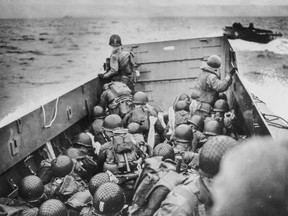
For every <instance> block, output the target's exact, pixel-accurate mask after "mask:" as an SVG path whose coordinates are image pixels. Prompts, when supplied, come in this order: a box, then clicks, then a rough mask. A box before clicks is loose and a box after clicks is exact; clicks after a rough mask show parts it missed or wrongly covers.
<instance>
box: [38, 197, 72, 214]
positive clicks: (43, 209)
mask: <svg viewBox="0 0 288 216" xmlns="http://www.w3.org/2000/svg"><path fill="white" fill-rule="evenodd" d="M67 215H68V213H67V209H66V207H65V205H64V204H63V203H62V202H61V201H60V200H57V199H49V200H47V201H45V202H44V203H42V205H41V206H40V208H39V211H38V214H37V216H67Z"/></svg>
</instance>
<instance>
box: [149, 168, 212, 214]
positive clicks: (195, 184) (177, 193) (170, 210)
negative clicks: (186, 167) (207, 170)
mask: <svg viewBox="0 0 288 216" xmlns="http://www.w3.org/2000/svg"><path fill="white" fill-rule="evenodd" d="M211 204H212V197H211V193H210V191H209V190H208V189H207V187H206V186H205V184H204V183H203V181H202V179H201V177H200V176H198V175H195V174H193V176H191V177H189V179H188V180H187V181H186V182H184V184H181V185H178V186H176V187H175V188H174V189H173V190H172V191H171V192H170V193H169V194H168V195H167V197H166V199H165V200H164V201H163V202H162V203H161V207H160V208H159V209H158V211H157V212H156V213H155V214H154V216H172V215H178V216H179V215H180V216H205V215H209V211H210V208H211Z"/></svg>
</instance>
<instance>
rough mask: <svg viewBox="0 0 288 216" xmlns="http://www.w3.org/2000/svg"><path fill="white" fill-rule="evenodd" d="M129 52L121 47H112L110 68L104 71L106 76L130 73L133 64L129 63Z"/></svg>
mask: <svg viewBox="0 0 288 216" xmlns="http://www.w3.org/2000/svg"><path fill="white" fill-rule="evenodd" d="M130 55H131V53H130V52H128V51H126V50H124V49H123V47H119V48H116V49H113V51H112V53H111V56H110V70H109V71H108V72H107V73H105V76H106V77H113V76H117V75H119V76H121V75H126V76H127V75H131V73H132V70H133V65H130Z"/></svg>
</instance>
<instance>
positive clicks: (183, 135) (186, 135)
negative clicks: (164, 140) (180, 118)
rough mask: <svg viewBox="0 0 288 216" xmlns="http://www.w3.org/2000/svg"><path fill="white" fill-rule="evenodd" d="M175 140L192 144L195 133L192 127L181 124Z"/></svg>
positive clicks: (177, 129) (177, 128)
mask: <svg viewBox="0 0 288 216" xmlns="http://www.w3.org/2000/svg"><path fill="white" fill-rule="evenodd" d="M174 140H175V141H177V142H191V141H192V140H193V131H192V128H191V126H190V125H187V124H180V125H179V126H177V127H176V129H175V134H174Z"/></svg>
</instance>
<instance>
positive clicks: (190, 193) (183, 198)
mask: <svg viewBox="0 0 288 216" xmlns="http://www.w3.org/2000/svg"><path fill="white" fill-rule="evenodd" d="M236 143H237V142H236V141H235V140H234V139H232V138H231V137H228V136H215V137H213V138H210V139H209V140H208V141H207V142H206V143H205V144H204V145H203V147H202V149H201V151H200V155H199V168H200V170H199V173H200V175H198V174H192V175H191V176H189V178H188V179H186V181H185V182H184V183H183V184H181V185H178V186H176V187H174V189H172V191H171V192H170V193H169V194H168V195H167V197H166V199H165V200H164V201H163V202H162V203H161V207H160V208H159V209H158V211H157V212H156V213H155V214H154V216H164V215H165V216H169V215H171V216H172V215H183V216H194V215H195V216H196V215H197V216H198V215H210V214H209V213H210V211H211V207H212V204H213V199H212V195H211V191H210V188H211V186H212V184H211V183H212V181H211V180H212V179H213V177H214V176H216V174H217V173H218V171H219V167H220V162H221V159H222V158H223V156H224V155H225V154H226V153H227V152H228V151H229V150H230V149H232V148H234V147H235V146H236Z"/></svg>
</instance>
